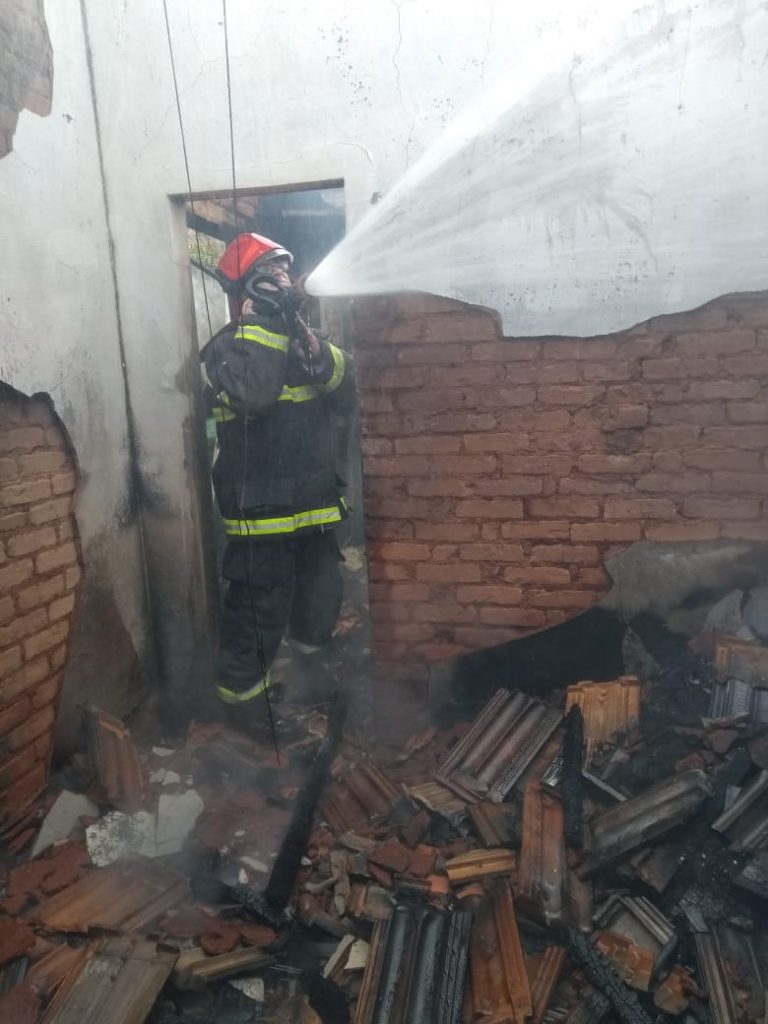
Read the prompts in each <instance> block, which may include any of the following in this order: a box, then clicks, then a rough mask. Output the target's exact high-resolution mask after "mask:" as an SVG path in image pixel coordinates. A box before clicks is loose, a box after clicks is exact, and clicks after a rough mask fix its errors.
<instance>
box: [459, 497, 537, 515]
mask: <svg viewBox="0 0 768 1024" xmlns="http://www.w3.org/2000/svg"><path fill="white" fill-rule="evenodd" d="M456 515H457V516H458V517H459V518H461V519H516V518H517V519H521V518H522V516H523V503H522V501H519V500H517V499H515V498H484V499H483V498H478V499H476V500H474V499H471V500H467V501H457V502H456Z"/></svg>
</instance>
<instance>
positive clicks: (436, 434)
mask: <svg viewBox="0 0 768 1024" xmlns="http://www.w3.org/2000/svg"><path fill="white" fill-rule="evenodd" d="M354 319H355V323H356V337H357V348H356V353H357V366H358V371H359V386H360V397H361V408H362V414H361V421H362V433H363V441H362V445H363V458H364V479H365V484H364V490H365V496H366V502H365V505H366V520H367V532H368V540H369V556H370V582H371V587H370V607H371V618H372V622H373V639H374V653H375V655H376V657H377V658H378V659H379V660H380V661H383V662H385V663H391V664H392V665H404V666H405V671H406V672H407V673H408V674H410V675H413V674H414V672H416V673H417V674H418V667H419V666H422V667H425V666H426V665H427V664H429V663H430V662H433V661H437V660H440V659H443V658H447V657H451V656H453V655H456V654H459V653H463V652H466V651H468V650H472V649H477V648H480V647H484V646H488V645H491V644H495V643H500V642H502V641H505V640H508V639H512V638H514V637H517V636H520V635H523V634H525V633H527V632H531V631H534V630H538V629H541V628H544V627H546V626H548V625H551V624H553V623H558V622H561V621H563V620H564V619H566V618H569V617H571V616H573V615H574V614H575V613H577V612H578V611H580V610H582V609H584V608H587V607H589V606H590V605H592V604H594V603H595V602H596V601H598V600H599V599H600V598H601V597H602V596H603V595H604V594H606V593H607V591H608V590H609V588H610V580H609V577H608V575H607V573H606V571H605V569H604V567H603V563H604V560H605V559H606V557H608V556H609V555H611V554H614V553H616V552H617V551H620V550H622V549H624V548H626V547H627V546H629V545H630V544H632V543H633V542H634V541H637V540H641V539H645V540H651V541H673V542H674V541H692V540H698V541H707V540H716V539H719V538H725V539H736V540H747V541H766V540H768V517H767V516H766V513H767V512H768V474H767V473H766V468H768V464H767V462H766V459H767V456H766V442H768V294H766V293H755V294H751V295H740V296H731V297H725V298H722V299H718V300H716V301H714V302H712V303H710V304H708V305H707V306H705V307H702V308H701V309H699V310H695V311H693V312H688V313H683V314H679V315H674V316H663V317H658V318H655V319H653V320H650V321H648V322H646V323H643V324H640V325H638V326H637V327H635V328H633V329H632V330H629V331H626V332H623V333H621V334H616V335H611V336H606V337H598V338H592V339H586V340H585V339H569V338H559V337H558V338H534V339H522V338H504V337H503V336H502V335H501V333H500V328H499V325H498V320H497V318H496V317H495V316H494V315H493V314H491V313H489V312H488V311H486V310H482V309H479V308H477V307H469V306H465V305H463V304H461V303H457V302H451V301H447V300H443V299H437V298H434V297H431V296H426V295H413V296H407V297H400V298H391V299H390V298H387V299H370V300H364V301H359V302H357V303H356V305H355V307H354Z"/></svg>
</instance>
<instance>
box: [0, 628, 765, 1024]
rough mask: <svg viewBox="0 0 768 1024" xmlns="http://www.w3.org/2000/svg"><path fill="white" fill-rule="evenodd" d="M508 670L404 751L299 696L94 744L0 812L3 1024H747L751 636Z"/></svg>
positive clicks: (714, 636)
mask: <svg viewBox="0 0 768 1024" xmlns="http://www.w3.org/2000/svg"><path fill="white" fill-rule="evenodd" d="M693 647H694V648H695V649H691V648H689V649H688V650H687V652H685V653H684V655H683V656H682V657H678V658H677V659H676V660H675V661H674V662H670V663H668V664H666V665H662V666H661V667H660V668H659V669H658V670H657V671H654V672H653V673H652V674H649V677H648V678H638V677H637V676H630V675H624V676H621V675H618V676H617V677H616V678H614V679H611V680H609V681H602V682H592V681H589V680H582V681H577V682H575V683H573V684H572V685H569V686H566V687H564V688H561V689H558V690H555V691H554V692H551V693H550V694H549V695H548V696H547V697H546V698H543V697H541V696H533V695H532V693H528V692H525V689H526V688H525V679H524V678H523V677H522V676H521V675H517V676H516V683H517V685H516V686H509V687H506V686H503V687H499V688H498V689H497V691H496V692H495V693H494V694H492V695H491V696H490V699H489V700H488V701H487V703H486V704H485V706H484V707H482V708H481V709H480V710H479V712H478V713H476V714H473V715H472V716H470V717H469V718H468V719H465V718H462V716H457V717H456V720H455V721H453V722H449V723H446V722H443V723H442V724H441V727H440V728H438V727H437V726H434V725H433V726H431V727H430V728H428V729H427V730H426V731H423V732H420V733H418V734H416V735H413V736H411V737H410V738H409V739H408V740H407V742H406V743H405V744H404V745H403V746H402V747H401V748H400V749H399V750H394V751H393V750H392V749H391V748H384V747H377V746H376V745H375V744H371V743H366V742H364V741H363V740H362V739H361V738H360V737H357V736H355V734H354V730H352V729H351V728H348V729H347V731H346V733H345V732H344V710H343V708H342V707H341V705H340V703H335V704H334V705H332V706H331V707H330V709H328V708H326V709H325V713H321V712H319V711H317V710H314V711H304V712H301V711H300V710H299V709H296V710H295V713H293V714H292V721H293V734H292V738H291V739H290V742H288V743H286V744H285V746H284V751H283V759H282V763H281V764H278V763H277V762H276V759H275V754H274V750H273V749H271V747H270V746H269V745H268V744H266V743H265V744H261V743H259V742H257V741H255V740H253V739H249V738H247V737H244V736H242V735H240V734H238V733H236V732H234V731H231V730H228V729H226V728H224V727H221V726H215V725H200V724H198V725H193V726H192V727H191V728H190V730H189V733H188V735H187V737H186V741H185V742H184V744H183V745H178V744H177V745H175V746H174V747H167V748H164V747H160V746H155V747H147V748H141V749H140V748H138V746H137V745H136V744H135V743H134V741H133V740H132V738H131V735H130V732H129V731H128V729H126V727H125V726H124V725H123V723H121V722H118V721H116V720H115V719H113V718H111V717H110V716H109V715H107V714H105V713H104V712H103V711H100V710H99V709H97V708H89V709H88V710H87V720H88V729H87V735H88V743H89V758H88V762H87V764H86V763H83V764H81V765H80V771H79V773H70V777H69V788H65V789H62V788H59V790H58V792H53V793H51V795H50V796H49V797H48V798H47V799H46V800H45V801H43V802H42V803H41V805H40V806H39V807H37V808H36V809H34V810H33V811H32V812H30V813H29V814H27V815H26V816H25V817H24V818H22V819H21V820H18V821H16V822H13V823H12V824H11V825H10V826H9V827H7V828H6V832H5V834H4V836H3V842H4V849H5V854H6V856H5V861H4V864H5V866H4V869H3V876H2V885H3V888H4V894H3V900H2V903H0V915H1V916H0V1018H1V1019H2V1020H9V1021H11V1020H12V1021H14V1024H35V1022H37V1021H41V1022H43V1024H84V1022H85V1024H91V1022H93V1024H96V1022H98V1024H143V1022H145V1021H146V1022H149V1024H207V1022H214V1021H216V1022H233V1024H246V1022H248V1021H268V1022H278V1021H280V1022H297V1024H313V1022H330V1024H344V1022H350V1024H480V1022H484V1024H524V1022H526V1021H532V1022H534V1024H557V1022H570V1024H576V1022H583V1024H597V1022H601V1021H613V1022H622V1024H649V1022H658V1021H664V1020H679V1021H682V1022H684V1024H695V1022H702V1024H704V1022H711V1024H732V1022H744V1024H757V1022H764V1021H765V1019H766V1014H767V1013H768V1004H767V1003H766V981H767V980H768V713H767V712H766V710H765V708H766V706H767V704H768V648H765V647H762V646H760V645H758V644H757V643H755V642H749V643H748V642H744V641H742V640H740V639H737V638H735V637H732V636H727V635H723V634H718V633H710V634H707V635H706V636H703V637H700V638H698V640H697V641H695V642H694V644H693Z"/></svg>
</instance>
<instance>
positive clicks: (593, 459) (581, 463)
mask: <svg viewBox="0 0 768 1024" xmlns="http://www.w3.org/2000/svg"><path fill="white" fill-rule="evenodd" d="M650 465H651V456H650V455H649V454H647V453H645V452H643V453H640V454H637V455H582V456H581V458H580V459H578V460H577V462H576V468H577V469H578V470H579V472H580V473H589V474H600V473H623V474H634V473H643V472H645V470H646V469H649V468H650Z"/></svg>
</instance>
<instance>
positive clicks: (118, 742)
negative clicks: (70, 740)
mask: <svg viewBox="0 0 768 1024" xmlns="http://www.w3.org/2000/svg"><path fill="white" fill-rule="evenodd" d="M84 712H85V725H86V736H87V740H88V755H89V757H90V759H91V765H92V767H93V770H94V772H95V773H96V777H97V779H98V781H99V784H100V785H101V787H102V788H103V790H104V793H105V795H106V797H107V799H108V800H109V802H110V803H113V804H115V806H117V807H119V808H121V809H123V810H126V811H135V810H138V809H139V807H140V806H141V799H142V794H143V790H144V779H143V776H142V771H141V765H140V764H139V757H138V754H137V753H136V748H135V747H134V745H133V741H132V740H131V733H130V730H129V729H127V728H126V726H125V725H124V724H123V723H122V722H121V721H120V719H119V718H113V716H112V715H108V714H107V712H106V711H102V710H101V709H100V708H97V707H95V706H94V705H93V704H88V705H86V706H85V708H84Z"/></svg>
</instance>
